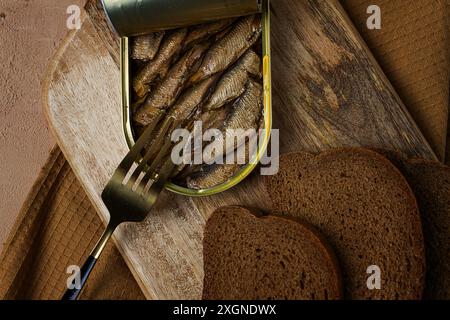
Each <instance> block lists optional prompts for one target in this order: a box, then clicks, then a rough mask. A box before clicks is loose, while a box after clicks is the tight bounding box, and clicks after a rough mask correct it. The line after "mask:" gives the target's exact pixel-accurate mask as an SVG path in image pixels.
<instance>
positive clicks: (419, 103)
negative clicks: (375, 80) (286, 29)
mask: <svg viewBox="0 0 450 320" xmlns="http://www.w3.org/2000/svg"><path fill="white" fill-rule="evenodd" d="M341 3H342V5H343V6H344V8H345V9H346V11H347V13H348V14H349V16H350V18H351V19H352V20H353V22H354V24H355V25H356V27H357V29H358V30H359V32H360V33H361V35H362V36H363V38H364V40H365V41H366V42H367V44H368V46H369V48H370V50H371V51H372V53H373V54H374V56H375V58H376V60H377V61H378V63H379V64H380V65H381V67H382V69H383V70H384V72H385V73H386V74H387V76H388V78H389V80H390V81H391V82H392V84H393V85H394V87H395V89H396V90H397V92H398V94H399V95H400V98H401V99H402V100H403V102H404V103H405V105H406V107H407V108H408V110H409V112H410V113H411V115H412V117H413V118H414V120H415V121H416V123H417V124H418V126H419V128H420V129H421V130H422V133H423V134H424V136H425V138H427V140H428V142H429V143H430V145H431V147H432V148H433V150H434V151H435V153H436V154H437V156H438V157H439V159H440V160H444V157H445V151H446V142H447V123H448V112H449V75H450V56H449V43H450V39H449V26H448V19H449V12H448V8H449V5H450V1H449V0H421V1H417V0H375V1H370V0H341ZM370 5H377V6H378V7H379V8H380V9H381V29H380V30H369V29H368V28H367V26H366V23H367V18H368V17H369V16H370V14H367V8H368V7H369V6H370Z"/></svg>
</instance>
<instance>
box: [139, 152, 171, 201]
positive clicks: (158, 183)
mask: <svg viewBox="0 0 450 320" xmlns="http://www.w3.org/2000/svg"><path fill="white" fill-rule="evenodd" d="M174 169H175V164H174V163H173V161H172V157H171V156H170V155H169V156H168V157H167V160H166V162H164V164H163V165H162V166H161V170H160V171H159V174H158V176H157V177H156V180H155V181H154V182H153V184H152V185H151V187H150V188H148V189H144V190H143V195H144V196H147V197H149V196H154V195H155V194H157V193H159V192H161V190H162V189H163V188H164V186H165V184H166V182H167V180H168V179H169V177H170V175H171V174H172V172H173V170H174ZM151 176H152V175H151V172H150V171H149V172H147V173H146V175H145V177H144V178H143V180H147V181H148V180H150V178H151ZM143 185H144V188H145V187H146V184H143Z"/></svg>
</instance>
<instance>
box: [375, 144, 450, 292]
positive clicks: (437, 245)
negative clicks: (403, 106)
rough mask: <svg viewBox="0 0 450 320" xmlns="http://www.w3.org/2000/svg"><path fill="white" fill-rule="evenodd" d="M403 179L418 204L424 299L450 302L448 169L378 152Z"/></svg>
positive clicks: (439, 165) (449, 169)
mask: <svg viewBox="0 0 450 320" xmlns="http://www.w3.org/2000/svg"><path fill="white" fill-rule="evenodd" d="M380 152H381V153H382V154H383V155H386V157H387V158H388V159H389V160H391V161H392V163H393V164H395V165H396V166H397V168H399V169H400V171H401V172H402V173H403V175H404V176H405V177H406V180H407V181H408V183H409V185H410V186H411V188H412V189H413V191H414V193H415V195H416V198H417V202H418V204H419V209H420V214H421V217H422V228H423V233H424V238H425V252H426V261H427V273H426V278H425V291H424V298H425V299H430V300H449V299H450V167H448V166H445V165H443V164H442V163H440V162H437V161H429V160H423V159H407V158H406V157H404V156H402V155H400V154H399V153H396V152H390V151H380Z"/></svg>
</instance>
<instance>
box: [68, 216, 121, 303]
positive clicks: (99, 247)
mask: <svg viewBox="0 0 450 320" xmlns="http://www.w3.org/2000/svg"><path fill="white" fill-rule="evenodd" d="M117 225H118V224H115V223H112V222H110V223H109V224H108V226H107V227H106V230H105V232H103V235H102V236H101V238H100V240H99V241H98V242H97V244H96V245H95V248H94V250H92V252H91V254H90V255H89V257H88V258H87V260H86V262H85V263H84V264H83V266H82V267H81V269H80V274H79V279H80V285H79V286H75V287H74V288H72V289H70V288H68V289H67V291H66V292H65V293H64V295H63V297H62V300H77V298H78V296H79V295H80V293H81V290H83V287H84V285H85V283H86V281H87V279H88V278H89V275H90V274H91V272H92V270H93V269H94V266H95V264H96V263H97V260H98V258H99V257H100V254H101V253H102V252H103V249H104V248H105V246H106V244H107V243H108V240H109V239H110V238H111V236H112V234H113V232H114V230H115V229H116V227H117Z"/></svg>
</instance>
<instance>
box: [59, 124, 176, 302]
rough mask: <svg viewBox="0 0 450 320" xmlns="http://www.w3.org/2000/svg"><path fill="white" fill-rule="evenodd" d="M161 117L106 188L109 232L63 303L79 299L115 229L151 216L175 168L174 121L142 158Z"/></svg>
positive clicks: (106, 231)
mask: <svg viewBox="0 0 450 320" xmlns="http://www.w3.org/2000/svg"><path fill="white" fill-rule="evenodd" d="M160 119H161V116H159V117H157V119H155V120H154V121H153V122H152V123H151V124H150V125H149V126H148V127H147V128H146V129H145V131H144V133H143V134H142V135H141V137H140V138H139V140H138V141H137V142H136V144H135V145H134V146H133V147H132V148H131V150H130V152H129V153H128V154H127V155H126V157H125V158H124V159H123V160H122V162H121V163H120V165H119V167H118V168H117V169H116V171H115V172H114V174H113V176H112V178H111V179H110V180H109V182H108V184H107V185H106V187H105V189H104V190H103V192H102V199H103V202H104V203H105V205H106V207H107V208H108V210H109V213H110V220H109V223H108V225H107V227H106V230H105V232H104V233H103V235H102V236H101V238H100V240H99V241H98V242H97V245H96V246H95V248H94V249H93V250H92V252H91V254H90V255H89V257H88V258H87V260H86V262H85V263H84V265H83V266H82V267H81V269H80V273H79V278H78V279H79V280H80V281H79V284H80V285H79V286H77V287H74V288H73V289H70V288H69V289H67V291H66V292H65V294H64V296H63V298H62V300H76V299H77V298H78V296H79V294H80V292H81V290H82V288H83V286H84V284H85V283H86V281H87V279H88V277H89V274H90V273H91V271H92V269H93V268H94V266H95V263H96V262H97V259H98V258H99V256H100V254H101V253H102V251H103V249H104V248H105V246H106V243H107V242H108V240H109V239H110V238H111V235H112V234H113V232H114V230H116V228H117V227H118V226H119V225H120V224H121V223H124V222H140V221H142V220H144V219H145V218H146V217H147V214H148V213H149V212H150V210H151V208H152V207H153V205H154V203H155V202H156V199H157V198H158V196H159V194H160V193H161V191H162V190H163V189H164V186H165V184H166V182H167V180H168V179H169V178H170V175H171V174H172V172H173V170H174V168H175V165H174V164H173V162H172V160H171V157H170V155H168V153H169V151H170V149H171V146H172V142H171V139H170V132H169V131H170V129H171V128H172V127H173V126H174V118H172V117H169V118H167V119H165V120H164V122H163V124H162V128H161V129H159V128H158V134H157V137H156V138H155V139H154V140H153V142H152V144H151V146H150V148H149V149H148V150H147V151H146V153H145V155H144V157H142V154H143V150H144V148H145V147H146V145H147V144H148V142H149V139H150V138H151V136H152V134H153V133H154V132H155V129H157V124H158V122H159V121H160Z"/></svg>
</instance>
